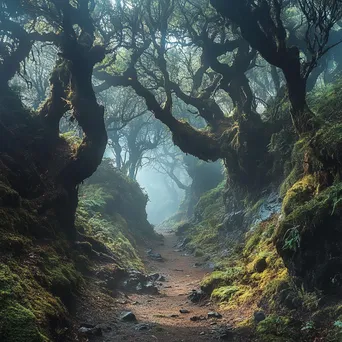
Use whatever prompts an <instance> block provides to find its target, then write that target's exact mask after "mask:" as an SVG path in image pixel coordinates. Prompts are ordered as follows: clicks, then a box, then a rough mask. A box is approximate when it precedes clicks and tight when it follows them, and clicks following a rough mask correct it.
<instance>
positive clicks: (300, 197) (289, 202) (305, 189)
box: [282, 175, 317, 215]
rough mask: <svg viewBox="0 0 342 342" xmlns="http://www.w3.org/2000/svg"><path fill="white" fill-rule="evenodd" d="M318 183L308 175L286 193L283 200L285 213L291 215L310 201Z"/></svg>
mask: <svg viewBox="0 0 342 342" xmlns="http://www.w3.org/2000/svg"><path fill="white" fill-rule="evenodd" d="M316 189H317V181H316V179H315V177H314V176H313V175H307V176H305V177H304V178H302V179H301V180H299V181H298V182H297V183H295V184H294V185H293V186H292V187H291V188H290V189H289V190H288V191H287V193H286V195H285V198H284V200H283V208H282V210H283V212H284V214H285V215H288V214H290V213H291V212H292V211H293V210H295V209H296V208H297V207H298V206H301V205H303V204H304V203H305V202H307V201H309V200H310V199H311V198H312V197H313V196H314V194H315V191H316Z"/></svg>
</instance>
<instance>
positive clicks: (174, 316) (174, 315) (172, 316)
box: [170, 314, 179, 318]
mask: <svg viewBox="0 0 342 342" xmlns="http://www.w3.org/2000/svg"><path fill="white" fill-rule="evenodd" d="M170 317H171V318H177V317H179V315H176V314H173V315H170Z"/></svg>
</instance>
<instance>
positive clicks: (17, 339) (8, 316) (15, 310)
mask: <svg viewBox="0 0 342 342" xmlns="http://www.w3.org/2000/svg"><path fill="white" fill-rule="evenodd" d="M0 340H1V341H6V342H43V341H48V339H47V338H46V337H44V336H43V335H42V334H41V333H40V332H39V330H38V328H37V319H36V317H35V315H34V314H33V313H32V312H31V311H30V310H28V309H26V308H25V307H23V306H22V305H20V304H18V303H16V302H13V301H11V302H8V303H5V305H4V306H2V307H1V308H0Z"/></svg>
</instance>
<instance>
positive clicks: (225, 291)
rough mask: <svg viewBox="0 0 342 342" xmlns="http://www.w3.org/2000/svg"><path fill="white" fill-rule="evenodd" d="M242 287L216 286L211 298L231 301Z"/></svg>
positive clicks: (219, 300)
mask: <svg viewBox="0 0 342 342" xmlns="http://www.w3.org/2000/svg"><path fill="white" fill-rule="evenodd" d="M239 290H240V288H239V287H238V286H222V287H219V288H216V289H215V290H214V291H213V292H212V294H211V298H212V299H213V300H215V301H218V302H223V301H225V302H226V301H229V299H230V298H232V296H233V295H234V294H235V293H236V292H238V291H239Z"/></svg>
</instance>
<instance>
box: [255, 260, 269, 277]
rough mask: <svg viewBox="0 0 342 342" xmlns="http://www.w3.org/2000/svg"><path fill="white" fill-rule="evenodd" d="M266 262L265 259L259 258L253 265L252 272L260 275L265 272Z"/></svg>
mask: <svg viewBox="0 0 342 342" xmlns="http://www.w3.org/2000/svg"><path fill="white" fill-rule="evenodd" d="M267 266H268V265H267V261H266V258H261V259H258V260H257V261H256V262H255V264H254V270H255V271H256V272H258V273H262V272H264V271H265V270H266V268H267Z"/></svg>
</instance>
